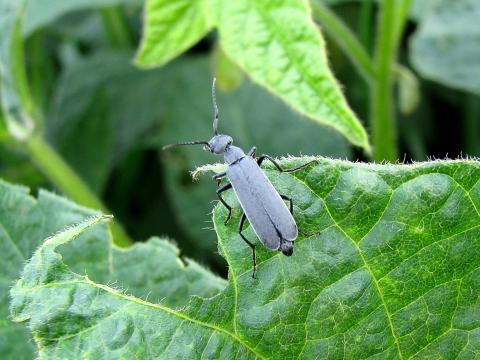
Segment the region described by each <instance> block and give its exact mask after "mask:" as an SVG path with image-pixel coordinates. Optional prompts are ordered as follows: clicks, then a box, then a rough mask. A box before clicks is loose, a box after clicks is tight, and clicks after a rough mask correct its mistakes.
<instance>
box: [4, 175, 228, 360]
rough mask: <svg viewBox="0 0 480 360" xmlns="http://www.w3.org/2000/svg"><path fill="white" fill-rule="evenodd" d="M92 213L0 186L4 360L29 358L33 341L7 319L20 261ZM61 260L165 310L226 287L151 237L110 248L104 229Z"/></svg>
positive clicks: (98, 229) (64, 251) (58, 200)
mask: <svg viewBox="0 0 480 360" xmlns="http://www.w3.org/2000/svg"><path fill="white" fill-rule="evenodd" d="M94 215H98V213H97V212H94V211H92V210H89V209H86V208H83V207H80V206H78V205H75V204H74V203H72V202H70V201H67V200H66V199H64V198H61V197H59V196H56V195H53V194H51V193H49V192H46V191H40V193H39V195H38V199H35V198H33V197H32V196H30V195H29V193H28V189H27V188H24V187H19V186H14V185H10V184H8V183H5V182H3V181H0V261H1V263H2V264H3V266H2V267H1V268H0V294H2V296H1V298H0V319H1V321H0V332H2V334H3V335H4V336H2V337H0V339H1V340H0V353H2V355H4V356H6V357H7V358H9V357H10V356H11V357H18V358H33V356H34V355H33V340H30V339H29V336H28V333H27V331H26V328H25V326H24V325H23V324H15V323H12V322H11V321H10V320H9V319H8V318H7V314H8V289H9V288H10V287H11V286H12V284H13V281H14V280H15V279H17V278H18V276H19V275H20V272H21V269H22V267H23V265H24V263H25V261H26V260H27V259H28V258H29V257H30V256H31V255H32V254H33V252H34V250H35V249H36V248H37V247H38V246H39V245H40V244H41V243H42V242H43V240H44V239H45V238H47V237H48V236H49V235H51V234H53V233H55V232H57V231H59V230H61V229H64V228H65V227H66V226H68V225H71V224H75V223H78V222H80V221H82V220H85V219H86V218H89V217H91V216H94ZM61 254H62V256H63V261H65V263H66V264H68V265H70V266H71V267H72V269H73V270H74V271H77V272H78V273H80V274H84V273H87V274H88V275H89V277H90V278H91V279H92V280H94V281H97V282H102V283H115V284H116V286H117V287H121V288H123V289H128V291H129V293H131V294H134V295H135V296H138V297H141V298H147V297H148V298H149V299H152V300H154V301H160V300H162V303H164V304H168V305H170V306H175V307H176V306H183V305H185V303H186V302H187V301H188V296H189V295H192V294H197V295H200V296H206V297H209V296H213V295H215V294H216V293H218V292H219V291H220V290H221V289H223V288H224V287H225V282H224V281H223V280H222V279H219V278H217V277H215V276H213V275H212V274H211V273H210V272H208V271H207V270H205V269H203V268H202V267H201V266H199V265H198V264H197V263H196V262H194V261H191V260H185V261H186V262H185V263H183V262H182V260H181V259H179V251H178V249H177V248H176V247H175V246H174V245H172V244H171V243H169V242H168V241H166V240H162V239H159V238H152V239H150V240H149V241H148V242H146V243H137V244H135V245H133V246H132V247H130V248H129V249H128V250H124V249H119V248H117V247H114V246H112V242H111V235H110V233H109V231H108V229H107V227H106V226H97V227H95V228H93V229H92V230H90V231H89V232H87V233H85V234H82V235H81V236H80V238H79V239H77V240H76V241H75V242H74V243H72V246H69V247H65V248H62V250H61Z"/></svg>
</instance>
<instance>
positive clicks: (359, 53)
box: [311, 0, 375, 82]
mask: <svg viewBox="0 0 480 360" xmlns="http://www.w3.org/2000/svg"><path fill="white" fill-rule="evenodd" d="M311 5H312V13H313V16H314V18H315V20H316V21H318V22H319V23H321V25H322V26H323V27H324V29H325V31H327V33H328V34H329V35H330V36H331V37H332V38H333V39H334V40H335V42H336V43H337V44H338V46H339V47H340V48H341V49H342V50H343V52H344V53H345V55H346V56H347V57H348V58H349V59H350V61H351V62H352V64H353V65H354V66H355V67H356V68H357V70H358V71H359V73H360V74H361V75H362V76H363V78H364V79H365V80H366V81H367V82H371V81H373V79H374V78H375V67H374V64H373V62H372V60H371V58H370V56H369V55H368V53H367V52H366V51H365V48H364V47H363V46H362V44H361V43H360V41H358V39H357V38H356V37H355V35H354V34H353V33H352V31H351V30H350V29H349V28H348V27H347V25H345V23H344V22H343V21H342V20H340V19H339V18H338V17H337V16H336V15H335V14H334V13H333V12H332V11H331V10H330V9H329V8H328V7H327V6H325V5H323V4H322V3H321V2H320V1H319V0H315V1H313V2H312V4H311Z"/></svg>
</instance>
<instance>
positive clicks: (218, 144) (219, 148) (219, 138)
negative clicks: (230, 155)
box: [203, 134, 233, 154]
mask: <svg viewBox="0 0 480 360" xmlns="http://www.w3.org/2000/svg"><path fill="white" fill-rule="evenodd" d="M232 143H233V139H232V137H231V136H228V135H221V134H220V135H215V136H214V137H213V138H211V139H210V141H209V142H208V144H207V145H205V146H204V147H203V149H204V150H206V151H210V152H212V153H214V154H223V153H224V152H225V151H226V150H227V148H228V147H229V146H230V145H232Z"/></svg>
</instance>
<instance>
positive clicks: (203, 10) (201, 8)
mask: <svg viewBox="0 0 480 360" xmlns="http://www.w3.org/2000/svg"><path fill="white" fill-rule="evenodd" d="M209 11H211V8H210V7H209V1H208V0H193V1H192V0H177V1H170V0H147V2H146V5H145V18H144V30H143V36H142V43H141V45H140V50H139V52H138V54H137V57H136V59H135V62H136V64H137V65H139V66H141V67H144V68H151V67H154V66H160V65H162V64H165V63H166V62H168V61H170V60H171V59H173V58H174V57H176V56H178V55H179V54H181V53H182V52H183V51H185V50H187V49H188V48H190V47H191V46H192V45H194V44H195V43H197V42H198V41H199V40H200V39H201V38H202V37H204V36H205V35H206V33H207V32H208V31H209V30H210V29H211V27H212V24H211V21H210V17H209V16H208V12H209Z"/></svg>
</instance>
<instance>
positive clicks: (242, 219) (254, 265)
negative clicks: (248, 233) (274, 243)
mask: <svg viewBox="0 0 480 360" xmlns="http://www.w3.org/2000/svg"><path fill="white" fill-rule="evenodd" d="M246 219H247V216H246V215H245V213H243V214H242V217H241V218H240V222H239V223H238V234H239V235H240V236H241V237H242V239H243V241H245V242H246V243H247V244H248V246H250V248H251V249H252V258H253V273H252V278H254V279H255V275H256V273H257V253H256V251H255V245H253V244H252V243H251V242H250V241H248V239H247V238H246V237H245V235H243V234H242V231H243V225H244V224H245V220H246Z"/></svg>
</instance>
